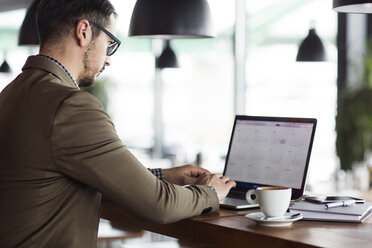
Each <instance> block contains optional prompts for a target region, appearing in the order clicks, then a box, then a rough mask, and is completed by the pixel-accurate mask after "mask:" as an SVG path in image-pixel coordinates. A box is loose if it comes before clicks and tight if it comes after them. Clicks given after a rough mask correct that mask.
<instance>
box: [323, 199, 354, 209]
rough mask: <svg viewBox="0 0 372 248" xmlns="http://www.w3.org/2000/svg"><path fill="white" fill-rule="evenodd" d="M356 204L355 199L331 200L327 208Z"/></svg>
mask: <svg viewBox="0 0 372 248" xmlns="http://www.w3.org/2000/svg"><path fill="white" fill-rule="evenodd" d="M354 204H355V200H345V201H338V202H331V203H327V204H326V205H325V207H326V208H337V207H346V206H351V205H354Z"/></svg>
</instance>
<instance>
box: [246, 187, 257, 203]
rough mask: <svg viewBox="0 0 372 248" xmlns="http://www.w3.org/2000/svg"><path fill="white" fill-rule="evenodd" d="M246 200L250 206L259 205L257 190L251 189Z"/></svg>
mask: <svg viewBox="0 0 372 248" xmlns="http://www.w3.org/2000/svg"><path fill="white" fill-rule="evenodd" d="M245 199H246V200H247V202H248V203H249V204H258V197H257V194H256V190H255V189H250V190H248V191H247V193H245Z"/></svg>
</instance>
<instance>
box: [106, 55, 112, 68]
mask: <svg viewBox="0 0 372 248" xmlns="http://www.w3.org/2000/svg"><path fill="white" fill-rule="evenodd" d="M110 65H111V58H110V56H106V59H105V66H110Z"/></svg>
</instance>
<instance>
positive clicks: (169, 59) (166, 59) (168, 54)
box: [155, 40, 179, 69]
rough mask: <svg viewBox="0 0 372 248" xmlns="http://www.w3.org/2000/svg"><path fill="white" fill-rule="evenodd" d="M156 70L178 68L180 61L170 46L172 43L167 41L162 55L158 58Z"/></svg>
mask: <svg viewBox="0 0 372 248" xmlns="http://www.w3.org/2000/svg"><path fill="white" fill-rule="evenodd" d="M155 63H156V68H160V69H163V68H178V67H179V64H178V60H177V57H176V54H175V53H174V51H173V49H172V48H171V46H170V41H169V40H166V41H165V47H164V50H163V52H162V53H161V55H160V56H159V57H158V58H156V62H155Z"/></svg>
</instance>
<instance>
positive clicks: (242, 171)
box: [220, 115, 317, 209]
mask: <svg viewBox="0 0 372 248" xmlns="http://www.w3.org/2000/svg"><path fill="white" fill-rule="evenodd" d="M316 123H317V120H316V119H313V118H285V117H263V116H243V115H237V116H236V117H235V121H234V125H233V130H232V134H231V139H230V144H229V148H228V153H227V157H226V161H225V168H224V172H223V174H224V175H226V176H228V177H230V178H231V179H233V180H235V182H236V184H237V187H236V188H233V189H231V190H230V193H229V194H228V196H227V197H226V198H225V199H224V200H223V201H221V202H220V206H221V207H225V208H233V209H243V208H252V207H257V206H258V205H257V204H249V203H248V202H247V201H246V200H245V194H246V192H247V191H248V190H249V189H253V188H257V187H260V186H283V187H290V188H292V199H297V198H299V197H301V196H302V194H303V191H304V187H305V182H306V176H307V172H308V167H309V160H310V154H311V148H312V144H313V140H314V134H315V129H316Z"/></svg>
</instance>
